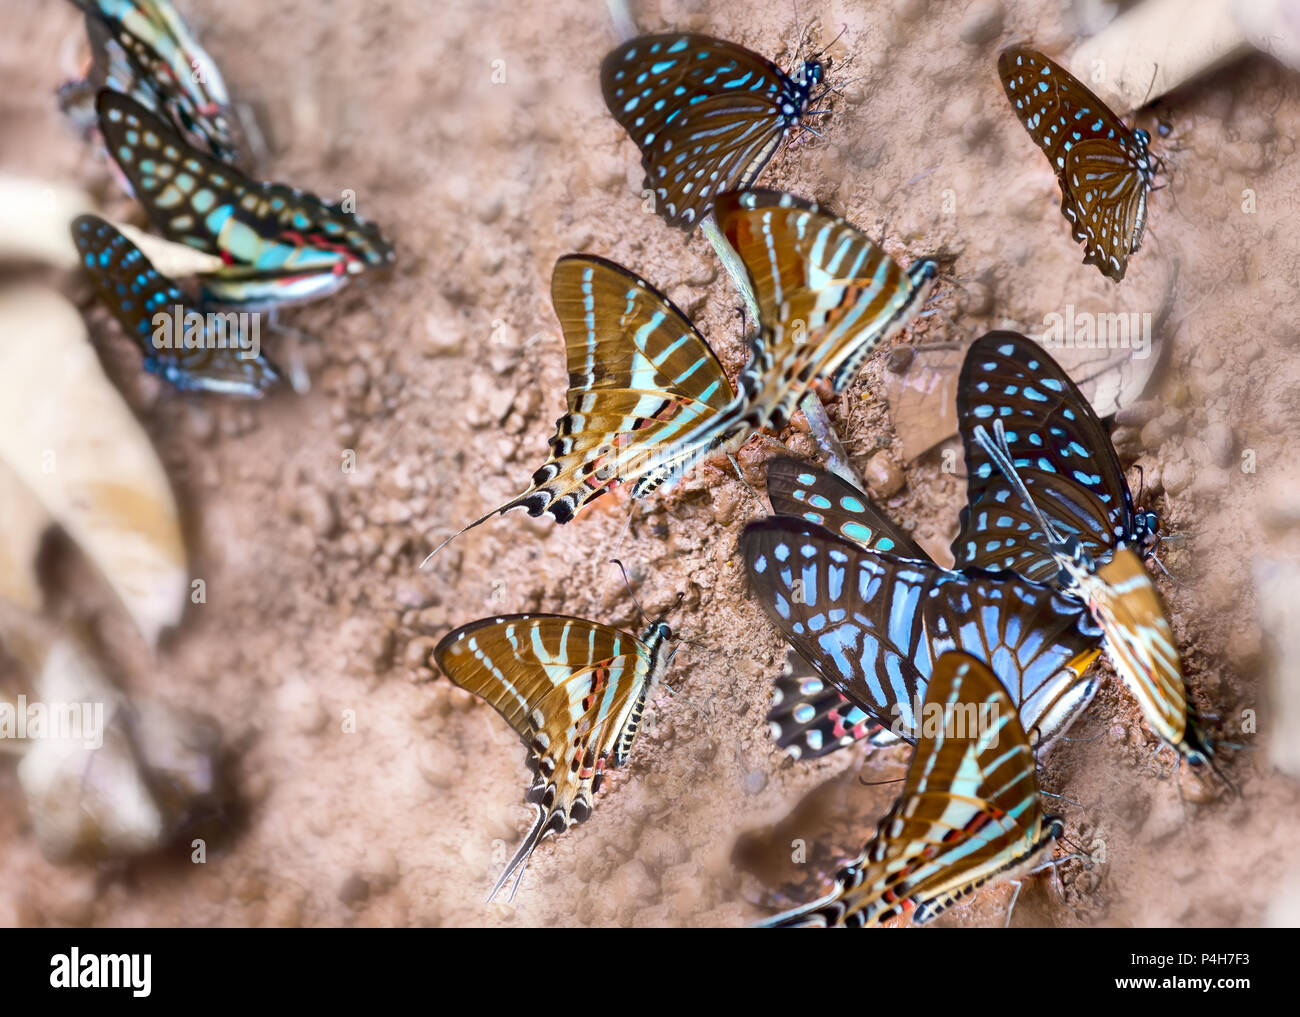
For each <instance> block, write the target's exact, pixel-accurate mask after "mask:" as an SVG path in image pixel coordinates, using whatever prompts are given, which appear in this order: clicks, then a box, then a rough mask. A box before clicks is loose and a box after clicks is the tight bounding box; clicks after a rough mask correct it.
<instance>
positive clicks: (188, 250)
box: [64, 222, 226, 279]
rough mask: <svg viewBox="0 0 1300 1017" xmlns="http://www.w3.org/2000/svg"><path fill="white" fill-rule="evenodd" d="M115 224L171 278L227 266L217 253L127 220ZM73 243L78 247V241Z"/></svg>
mask: <svg viewBox="0 0 1300 1017" xmlns="http://www.w3.org/2000/svg"><path fill="white" fill-rule="evenodd" d="M113 227H114V228H115V229H116V230H117V231H118V232H120V233H121V234H122V236H124V237H126V239H127V240H129V241H131V243H133V244H135V246H136V247H138V248H140V253H141V254H143V255H144V256H145V257H146V258H148V259H149V263H150V264H151V265H153V267H154V268H156V269H157V270H158V271H159V272H160V273H161V274H163V275H165V276H167V277H168V278H169V279H179V278H182V277H184V276H191V275H205V274H209V273H212V272H219V271H220V270H221V269H223V268H225V264H226V263H225V262H224V261H222V260H221V258H219V257H218V256H217V255H215V254H208V253H207V252H205V251H198V250H195V249H194V248H193V247H190V246H189V245H188V244H178V243H176V242H174V241H172V240H164V239H163V238H162V237H156V236H154V235H153V234H152V233H145V232H144V231H143V230H140V229H137V228H136V227H134V226H131V225H130V224H128V223H122V222H115V223H113ZM64 232H65V233H66V234H67V236H68V243H69V244H72V235H71V234H70V233H67V230H66V229H65V230H64ZM73 246H74V250H75V245H73Z"/></svg>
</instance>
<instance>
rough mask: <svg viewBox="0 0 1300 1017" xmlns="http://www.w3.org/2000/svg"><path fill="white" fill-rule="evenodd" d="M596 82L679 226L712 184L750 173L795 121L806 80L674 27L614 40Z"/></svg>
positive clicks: (746, 181)
mask: <svg viewBox="0 0 1300 1017" xmlns="http://www.w3.org/2000/svg"><path fill="white" fill-rule="evenodd" d="M600 85H601V91H602V92H603V93H604V95H605V104H606V105H607V106H608V107H609V111H610V113H612V114H613V115H614V119H615V120H617V121H618V122H619V124H620V125H622V127H623V129H624V130H626V131H627V132H628V134H629V135H630V136H631V138H632V140H633V141H635V142H636V144H637V147H638V148H639V149H640V150H641V163H642V165H643V166H644V167H645V172H646V178H645V185H644V186H645V188H646V189H647V190H649V191H653V192H654V194H655V195H656V197H657V199H658V200H657V202H656V205H657V211H658V212H659V214H660V215H662V216H663V217H664V219H665V220H667V221H668V222H669V223H670V224H671V225H673V226H679V227H681V228H682V229H685V230H687V231H688V232H689V231H690V230H692V229H694V228H695V226H696V224H697V223H699V221H700V220H701V219H702V218H704V216H706V215H708V214H709V210H710V209H711V208H712V206H713V202H714V199H715V198H716V197H717V196H718V195H719V194H721V193H723V192H724V191H729V190H736V189H743V188H745V187H748V186H749V185H750V184H751V183H753V182H754V180H755V179H756V178H757V177H758V175H759V173H761V172H762V170H763V167H764V166H766V165H767V162H768V160H769V159H770V158H771V157H772V154H773V153H774V152H775V151H776V149H777V147H778V146H779V145H780V144H781V140H782V139H783V138H784V137H785V135H786V133H787V132H788V131H789V129H790V128H791V127H792V126H794V125H795V124H797V123H798V122H799V118H800V117H801V116H802V115H803V112H804V110H805V109H806V108H807V106H808V98H809V92H810V87H811V85H810V83H808V82H806V81H801V82H796V81H795V80H793V79H791V78H789V77H787V76H786V75H785V73H784V72H782V71H781V69H780V68H778V67H777V66H776V65H775V64H773V63H772V62H771V61H769V60H766V59H764V58H763V57H761V56H759V55H758V54H757V53H752V52H750V51H749V50H747V49H745V48H744V47H743V46H737V45H736V44H734V43H730V42H725V41H723V40H721V39H712V38H709V37H708V36H704V35H679V34H667V35H645V36H639V37H638V38H635V39H632V40H630V41H628V42H626V43H624V44H623V45H621V46H619V47H618V48H617V49H614V50H613V51H611V52H610V53H609V55H608V56H606V57H605V59H604V62H603V63H602V64H601V68H600Z"/></svg>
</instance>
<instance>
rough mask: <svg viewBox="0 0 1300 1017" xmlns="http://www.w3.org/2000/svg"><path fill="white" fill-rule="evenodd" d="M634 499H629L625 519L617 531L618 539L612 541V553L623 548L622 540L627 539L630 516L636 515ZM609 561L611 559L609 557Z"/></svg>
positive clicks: (630, 525)
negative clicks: (629, 502) (621, 527)
mask: <svg viewBox="0 0 1300 1017" xmlns="http://www.w3.org/2000/svg"><path fill="white" fill-rule="evenodd" d="M636 505H637V502H636V499H635V498H633V499H631V505H630V506H629V508H628V513H627V519H626V520H625V521H624V523H623V529H622V530H620V531H619V534H618V540H617V541H615V543H614V554H618V553H619V552H620V551H621V550H623V541H625V540H627V534H628V531H629V530H631V529H632V517H633V516H634V515H636ZM610 561H613V559H612V558H611V559H610Z"/></svg>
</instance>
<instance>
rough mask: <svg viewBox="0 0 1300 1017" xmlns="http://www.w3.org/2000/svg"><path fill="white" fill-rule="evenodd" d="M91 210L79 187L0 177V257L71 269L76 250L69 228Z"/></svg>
mask: <svg viewBox="0 0 1300 1017" xmlns="http://www.w3.org/2000/svg"><path fill="white" fill-rule="evenodd" d="M94 210H95V203H94V202H93V201H91V200H90V196H89V195H88V194H86V193H85V192H84V191H82V190H79V189H78V188H75V187H68V186H66V185H63V184H48V183H45V182H43V181H40V180H31V179H28V178H25V177H14V176H6V175H0V258H8V259H11V260H14V261H23V260H26V261H40V262H45V263H48V264H50V265H54V266H56V267H58V268H74V267H75V266H76V264H77V249H76V247H74V246H73V243H72V237H71V236H70V235H69V233H68V227H69V226H70V225H71V223H72V220H73V219H75V218H76V217H77V216H79V215H84V214H85V213H87V212H93V211H94Z"/></svg>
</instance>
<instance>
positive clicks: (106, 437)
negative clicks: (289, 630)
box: [0, 286, 189, 643]
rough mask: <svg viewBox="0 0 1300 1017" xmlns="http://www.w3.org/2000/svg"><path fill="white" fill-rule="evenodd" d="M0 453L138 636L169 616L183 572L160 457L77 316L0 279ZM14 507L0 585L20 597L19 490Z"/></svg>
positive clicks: (25, 564) (49, 296)
mask: <svg viewBox="0 0 1300 1017" xmlns="http://www.w3.org/2000/svg"><path fill="white" fill-rule="evenodd" d="M0 463H3V464H4V465H6V466H7V467H8V469H9V470H10V471H11V472H12V474H13V475H14V476H16V477H17V478H18V480H19V481H20V482H21V483H22V484H23V485H24V486H25V487H26V488H27V490H28V491H29V492H30V494H31V495H32V496H33V497H34V499H35V501H37V502H39V504H40V505H41V506H43V508H44V510H45V511H46V512H47V513H48V514H49V517H50V518H51V519H52V520H53V521H54V522H57V523H58V524H59V525H61V526H62V527H63V528H64V530H66V531H67V533H68V535H69V536H70V537H71V538H72V539H73V540H74V541H75V542H76V543H77V544H78V545H79V546H80V547H81V548H82V550H83V551H84V552H85V553H86V555H87V556H88V557H89V558H90V559H91V560H92V561H94V562H95V564H96V565H97V566H98V567H99V569H100V570H101V571H102V572H103V574H104V576H105V577H106V578H107V580H108V582H109V583H110V585H111V586H112V587H113V589H114V590H115V591H116V592H117V594H118V595H119V596H120V597H121V599H122V601H123V603H124V604H125V605H126V608H127V610H128V612H129V613H130V614H131V617H132V618H133V619H134V620H135V622H136V625H137V626H138V627H139V629H140V631H141V632H142V633H143V634H144V636H145V638H146V639H148V640H149V641H150V642H151V643H155V642H157V639H158V635H159V633H160V632H161V631H162V630H163V629H164V628H167V627H168V626H171V625H174V624H176V622H178V621H179V620H180V616H181V613H182V611H183V610H184V605H185V595H186V590H187V588H188V584H189V580H188V576H187V574H186V568H185V548H184V544H183V541H182V537H181V529H180V522H179V519H178V517H177V512H176V502H175V499H174V498H173V497H172V492H171V488H170V487H169V485H168V483H167V477H166V474H165V473H164V471H163V468H162V464H161V463H160V462H159V461H158V457H157V455H156V454H155V453H154V450H153V446H152V445H151V444H150V442H149V438H148V436H147V435H146V434H145V432H144V430H143V428H141V426H140V424H139V423H138V422H137V421H136V419H135V417H134V416H132V414H131V411H130V410H129V409H128V408H127V406H126V404H125V403H124V402H123V401H122V397H121V396H120V395H119V394H118V392H117V390H116V389H115V388H114V387H113V385H112V384H111V383H110V382H109V380H108V378H107V377H105V375H104V372H103V371H102V370H101V368H100V366H99V361H98V359H97V358H96V356H95V351H94V349H93V348H92V347H91V345H90V342H89V339H88V338H87V335H86V327H85V324H84V323H83V322H82V319H81V315H79V314H78V313H77V311H76V309H75V308H74V307H72V305H71V304H69V303H68V302H67V301H66V300H64V299H63V298H62V297H60V296H58V295H57V294H56V293H54V292H52V291H50V290H46V289H44V288H40V287H32V286H14V287H10V288H8V289H5V290H0ZM11 497H12V498H14V499H15V504H22V502H23V499H22V497H21V496H20V495H19V496H13V495H12V493H10V494H9V495H6V498H11ZM4 504H5V505H6V506H7V505H8V504H9V502H8V501H7V500H6V501H4ZM23 511H24V512H25V513H26V521H25V523H24V524H23V526H21V527H20V528H19V530H18V532H17V534H16V539H14V540H11V537H10V534H9V533H8V532H7V531H8V521H9V516H8V514H7V513H6V517H5V519H6V532H4V533H2V534H0V540H4V541H5V542H6V547H5V550H4V552H2V553H0V568H4V569H5V570H6V571H4V573H3V574H0V591H11V592H12V593H14V595H15V596H16V599H17V600H18V601H19V602H20V603H22V602H24V601H27V602H30V599H31V596H32V593H33V587H32V584H33V583H34V579H33V577H31V575H30V568H31V563H30V560H29V559H28V560H23V559H24V557H25V556H26V555H27V554H28V552H29V550H30V549H31V545H32V541H33V532H32V531H33V530H34V528H35V526H36V522H35V520H34V519H33V518H32V514H33V509H32V506H31V499H27V503H26V507H25V509H23ZM42 529H43V527H42Z"/></svg>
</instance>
